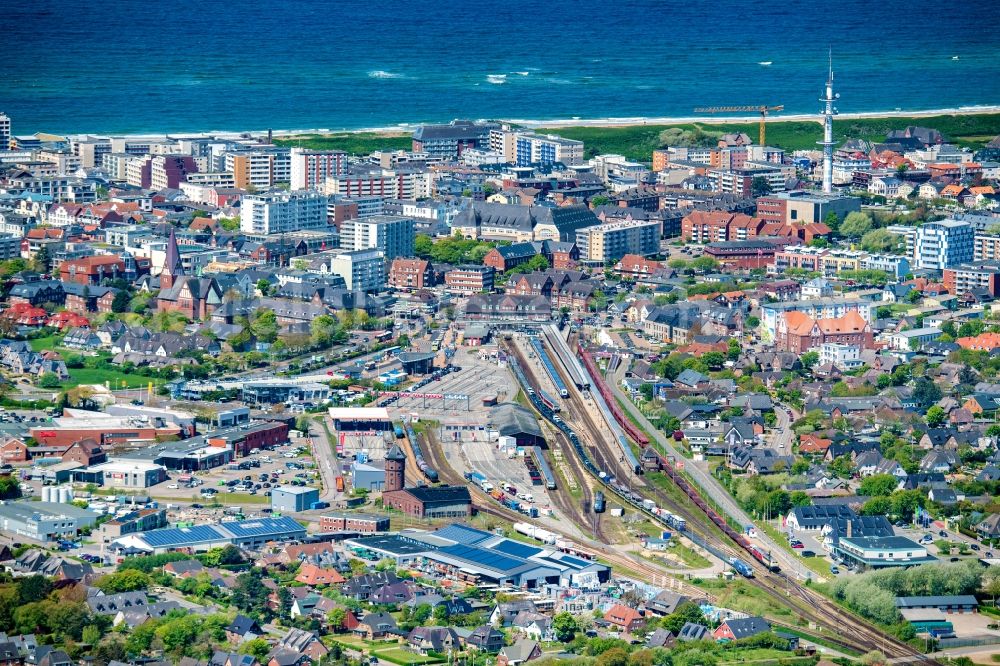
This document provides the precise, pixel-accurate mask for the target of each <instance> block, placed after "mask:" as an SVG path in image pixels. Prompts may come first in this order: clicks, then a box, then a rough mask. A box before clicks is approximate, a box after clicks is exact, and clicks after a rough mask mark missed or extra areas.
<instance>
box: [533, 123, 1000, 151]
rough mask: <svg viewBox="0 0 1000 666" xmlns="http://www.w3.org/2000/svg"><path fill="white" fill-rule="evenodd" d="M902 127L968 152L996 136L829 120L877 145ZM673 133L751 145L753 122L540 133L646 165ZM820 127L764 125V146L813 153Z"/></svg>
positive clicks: (958, 127) (968, 129)
mask: <svg viewBox="0 0 1000 666" xmlns="http://www.w3.org/2000/svg"><path fill="white" fill-rule="evenodd" d="M907 125H920V126H922V127H933V128H936V129H938V130H940V131H941V132H942V133H943V134H944V135H945V137H946V138H947V139H948V140H949V141H952V142H954V143H957V144H959V145H961V146H968V147H970V148H979V147H982V146H983V145H984V144H985V143H987V142H989V141H990V140H992V139H993V137H995V136H997V135H1000V114H997V113H984V114H969V115H965V114H962V115H940V116H900V117H895V118H882V117H880V118H852V119H842V120H835V121H834V123H833V131H834V139H835V140H837V141H843V140H845V139H847V138H850V137H854V138H861V139H867V140H870V141H882V140H884V139H885V135H886V133H887V132H888V131H890V130H893V129H903V128H905V127H906V126H907ZM672 128H677V129H681V130H686V131H689V132H697V131H700V132H706V133H719V132H746V133H747V134H749V135H750V137H751V138H752V139H753V140H754V142H756V140H757V133H758V124H757V123H755V122H754V123H746V122H742V123H741V122H725V121H712V120H708V119H706V121H705V122H697V123H681V124H674V125H631V126H626V127H598V126H587V127H555V128H540V131H544V132H546V133H549V134H557V135H559V136H563V137H566V138H568V139H578V140H580V141H583V142H584V143H585V147H586V155H587V157H590V156H593V155H596V154H599V153H617V154H620V155H624V156H625V157H627V158H629V159H633V160H639V161H642V162H649V161H650V160H651V159H652V157H651V156H652V152H653V150H654V149H656V148H661V147H663V146H662V144H661V141H660V138H659V136H660V132H663V131H664V130H667V129H672ZM822 135H823V128H822V126H821V125H820V124H819V123H818V122H813V121H809V120H777V119H775V120H769V121H768V123H767V143H768V144H769V145H771V146H777V147H779V148H784V149H785V150H789V151H792V150H818V147H817V145H816V142H817V141H819V140H820V139H821V138H822Z"/></svg>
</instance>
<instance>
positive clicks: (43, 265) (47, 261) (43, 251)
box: [31, 245, 52, 273]
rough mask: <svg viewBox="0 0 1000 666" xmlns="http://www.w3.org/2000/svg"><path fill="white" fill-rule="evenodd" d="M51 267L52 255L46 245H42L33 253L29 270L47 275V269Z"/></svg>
mask: <svg viewBox="0 0 1000 666" xmlns="http://www.w3.org/2000/svg"><path fill="white" fill-rule="evenodd" d="M51 265H52V255H51V254H50V252H49V246H48V245H42V246H41V247H39V248H38V251H37V252H35V256H34V258H33V259H32V260H31V268H32V270H34V271H35V272H37V273H48V272H49V267H50V266H51Z"/></svg>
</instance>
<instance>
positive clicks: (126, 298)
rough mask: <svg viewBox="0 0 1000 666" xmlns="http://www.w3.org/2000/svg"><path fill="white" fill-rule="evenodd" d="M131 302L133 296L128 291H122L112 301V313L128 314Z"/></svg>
mask: <svg viewBox="0 0 1000 666" xmlns="http://www.w3.org/2000/svg"><path fill="white" fill-rule="evenodd" d="M131 301H132V296H131V295H130V294H129V293H128V292H127V291H124V290H121V289H120V290H118V292H117V293H116V294H115V297H114V299H113V300H112V301H111V311H112V312H114V313H116V314H121V313H122V312H128V307H129V303H131Z"/></svg>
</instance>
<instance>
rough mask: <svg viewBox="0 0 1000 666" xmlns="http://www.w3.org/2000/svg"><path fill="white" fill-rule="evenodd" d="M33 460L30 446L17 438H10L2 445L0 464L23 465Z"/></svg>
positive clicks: (0, 448) (0, 447)
mask: <svg viewBox="0 0 1000 666" xmlns="http://www.w3.org/2000/svg"><path fill="white" fill-rule="evenodd" d="M29 460H31V453H30V452H29V451H28V446H27V444H25V443H24V442H23V441H21V440H20V439H18V438H17V437H9V438H7V439H6V440H5V441H4V442H3V443H2V444H0V464H4V465H6V464H8V463H23V462H28V461H29Z"/></svg>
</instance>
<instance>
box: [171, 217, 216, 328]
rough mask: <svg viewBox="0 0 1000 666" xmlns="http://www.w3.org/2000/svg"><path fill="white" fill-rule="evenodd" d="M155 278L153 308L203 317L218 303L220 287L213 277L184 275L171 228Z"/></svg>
mask: <svg viewBox="0 0 1000 666" xmlns="http://www.w3.org/2000/svg"><path fill="white" fill-rule="evenodd" d="M159 277H160V293H159V294H157V296H156V307H157V309H158V310H160V311H161V312H180V313H181V314H183V315H184V316H185V317H187V318H188V319H192V320H195V319H201V320H206V319H208V317H209V315H211V314H212V310H214V309H215V308H217V307H218V306H219V305H220V304H221V303H222V289H221V288H220V287H219V284H218V282H216V281H215V279H214V278H200V277H196V276H189V275H185V273H184V264H183V262H182V261H181V253H180V248H179V247H178V246H177V233H176V232H175V231H174V229H171V230H170V238H169V239H168V240H167V256H166V258H165V259H164V261H163V270H161V271H160V276H159Z"/></svg>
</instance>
